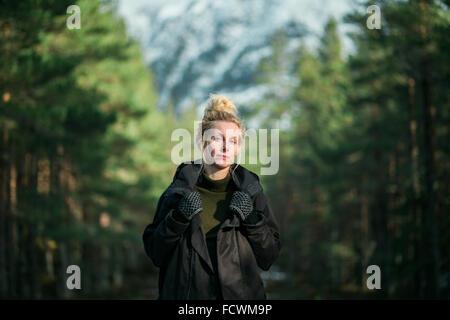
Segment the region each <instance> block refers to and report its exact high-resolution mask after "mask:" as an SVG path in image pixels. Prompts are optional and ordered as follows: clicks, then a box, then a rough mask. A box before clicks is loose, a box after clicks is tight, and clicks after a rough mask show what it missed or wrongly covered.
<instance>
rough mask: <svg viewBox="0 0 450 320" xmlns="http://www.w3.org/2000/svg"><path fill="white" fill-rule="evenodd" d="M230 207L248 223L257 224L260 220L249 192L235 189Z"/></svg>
mask: <svg viewBox="0 0 450 320" xmlns="http://www.w3.org/2000/svg"><path fill="white" fill-rule="evenodd" d="M230 209H231V211H233V212H235V213H237V214H238V215H239V217H240V218H241V220H242V221H244V222H246V223H250V224H255V223H256V222H258V220H259V217H258V215H257V213H256V211H254V210H253V201H252V198H251V197H250V195H249V194H248V193H245V192H242V191H235V192H234V193H233V195H232V196H231V201H230Z"/></svg>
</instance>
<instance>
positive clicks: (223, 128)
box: [143, 95, 281, 300]
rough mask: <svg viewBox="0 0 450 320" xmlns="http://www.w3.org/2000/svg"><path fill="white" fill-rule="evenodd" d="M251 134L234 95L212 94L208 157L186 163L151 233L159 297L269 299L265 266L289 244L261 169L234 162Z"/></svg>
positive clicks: (204, 132) (205, 124)
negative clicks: (262, 181)
mask: <svg viewBox="0 0 450 320" xmlns="http://www.w3.org/2000/svg"><path fill="white" fill-rule="evenodd" d="M244 134H245V127H244V125H243V123H242V121H241V120H240V119H239V117H238V116H237V110H236V107H235V105H234V104H233V102H232V101H230V100H229V99H227V98H226V97H225V96H222V95H211V96H210V98H209V100H208V101H207V107H206V109H205V114H204V116H203V120H202V125H201V130H200V132H199V135H198V141H200V142H201V147H202V152H203V159H202V161H200V162H199V163H198V161H189V162H185V163H182V164H180V165H179V166H178V168H177V170H176V172H175V175H174V178H173V181H172V183H171V184H170V186H169V187H168V188H167V189H166V191H165V192H164V193H163V194H162V196H161V198H160V199H159V201H158V205H157V208H156V213H155V216H154V219H153V222H152V223H151V224H149V225H148V226H147V228H146V229H145V231H144V234H143V241H144V247H145V250H146V253H147V255H148V256H149V257H150V259H151V260H152V261H153V263H154V264H155V265H156V266H157V267H159V268H160V273H159V299H218V300H222V299H266V295H265V292H264V287H263V282H262V280H261V278H260V276H259V269H258V267H259V268H261V269H263V270H268V269H269V267H270V266H271V265H272V263H273V262H274V261H275V259H276V258H277V256H278V253H279V250H280V247H281V243H280V238H279V229H278V224H277V222H276V220H275V217H274V214H273V212H272V208H271V206H270V205H269V202H268V199H267V197H266V196H265V194H264V192H263V189H262V187H261V185H260V182H259V178H258V176H257V175H256V174H255V173H253V172H251V171H249V170H247V169H245V168H244V167H242V166H240V165H238V164H236V163H234V158H235V156H236V155H237V154H238V152H239V150H240V146H241V143H242V140H243V138H244Z"/></svg>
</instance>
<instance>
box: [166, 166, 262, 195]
mask: <svg viewBox="0 0 450 320" xmlns="http://www.w3.org/2000/svg"><path fill="white" fill-rule="evenodd" d="M203 169H204V164H203V162H202V161H201V160H195V161H187V162H183V163H181V164H180V165H179V166H178V168H177V170H176V172H175V175H174V178H173V182H172V183H173V188H175V191H176V190H181V189H185V190H189V191H193V190H194V187H195V185H196V184H197V181H198V178H199V176H200V174H201V173H202V171H203ZM230 173H231V178H232V179H233V182H234V184H235V186H236V189H237V190H239V191H244V192H247V193H248V194H249V195H250V196H251V197H253V196H255V195H256V194H258V193H259V192H261V191H263V189H262V187H261V184H260V181H259V177H258V176H257V175H256V174H255V173H253V172H252V171H250V170H248V169H246V168H244V167H243V166H241V165H239V164H237V163H233V164H232V165H231V168H230Z"/></svg>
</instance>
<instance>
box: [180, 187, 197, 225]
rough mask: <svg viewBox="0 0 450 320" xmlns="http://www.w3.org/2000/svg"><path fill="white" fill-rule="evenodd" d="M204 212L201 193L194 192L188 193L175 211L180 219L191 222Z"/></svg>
mask: <svg viewBox="0 0 450 320" xmlns="http://www.w3.org/2000/svg"><path fill="white" fill-rule="evenodd" d="M202 210H203V205H202V198H201V197H200V192H198V191H193V192H190V193H187V194H185V195H184V196H183V198H181V200H180V202H179V203H178V208H177V210H175V213H176V215H177V216H178V218H180V216H181V218H182V220H184V221H191V219H192V217H193V216H195V215H196V214H197V213H199V212H200V211H202Z"/></svg>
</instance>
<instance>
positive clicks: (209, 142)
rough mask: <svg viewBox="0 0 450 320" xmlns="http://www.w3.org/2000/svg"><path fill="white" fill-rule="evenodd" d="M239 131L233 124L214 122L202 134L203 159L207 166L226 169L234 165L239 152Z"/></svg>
mask: <svg viewBox="0 0 450 320" xmlns="http://www.w3.org/2000/svg"><path fill="white" fill-rule="evenodd" d="M240 135H241V130H240V129H239V127H238V126H237V124H235V123H234V122H230V121H215V122H214V127H213V128H211V129H209V130H206V131H205V132H204V134H203V141H204V146H205V147H204V149H203V158H204V160H205V161H206V163H208V164H215V165H216V166H218V167H221V168H226V167H228V166H230V165H232V164H233V163H234V158H235V157H236V155H237V154H238V153H239V150H240V146H241V145H240V140H239V136H240Z"/></svg>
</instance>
